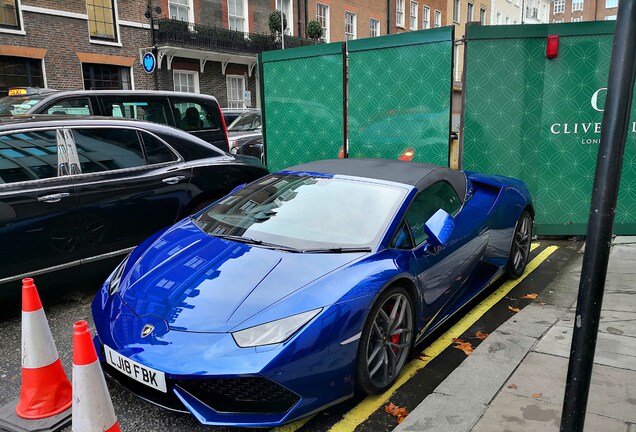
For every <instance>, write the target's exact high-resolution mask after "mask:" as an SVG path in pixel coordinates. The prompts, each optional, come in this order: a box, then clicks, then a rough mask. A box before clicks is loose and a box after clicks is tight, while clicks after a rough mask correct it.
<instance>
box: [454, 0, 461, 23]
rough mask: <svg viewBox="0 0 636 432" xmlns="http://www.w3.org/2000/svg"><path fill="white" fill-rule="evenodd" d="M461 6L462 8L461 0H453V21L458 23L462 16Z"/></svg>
mask: <svg viewBox="0 0 636 432" xmlns="http://www.w3.org/2000/svg"><path fill="white" fill-rule="evenodd" d="M459 8H460V1H459V0H453V22H456V23H458V22H459V18H460V16H459V15H460V14H459Z"/></svg>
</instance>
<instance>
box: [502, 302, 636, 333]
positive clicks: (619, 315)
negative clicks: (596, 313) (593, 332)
mask: <svg viewBox="0 0 636 432" xmlns="http://www.w3.org/2000/svg"><path fill="white" fill-rule="evenodd" d="M635 300H636V299H635ZM603 306H605V305H603ZM631 309H636V303H634V306H633V307H632V308H631ZM524 310H525V309H524ZM575 314H576V311H575V310H573V309H571V310H569V311H568V312H567V314H566V315H565V316H564V317H563V319H562V320H561V321H560V323H559V324H561V325H572V323H573V322H574V315H575ZM568 323H569V324H568ZM500 328H501V327H500ZM598 331H599V332H602V333H610V334H614V335H619V336H620V335H623V336H630V337H636V312H635V311H615V310H606V309H605V308H604V309H603V311H602V312H601V321H600V323H599V327H598Z"/></svg>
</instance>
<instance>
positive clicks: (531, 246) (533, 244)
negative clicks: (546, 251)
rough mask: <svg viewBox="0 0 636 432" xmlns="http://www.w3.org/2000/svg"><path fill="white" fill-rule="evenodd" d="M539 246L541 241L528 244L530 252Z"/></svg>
mask: <svg viewBox="0 0 636 432" xmlns="http://www.w3.org/2000/svg"><path fill="white" fill-rule="evenodd" d="M539 246H541V243H532V244H531V245H530V252H532V251H533V250H535V249H536V248H538V247H539Z"/></svg>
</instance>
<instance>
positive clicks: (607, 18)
mask: <svg viewBox="0 0 636 432" xmlns="http://www.w3.org/2000/svg"><path fill="white" fill-rule="evenodd" d="M605 21H616V15H608V16H606V17H605Z"/></svg>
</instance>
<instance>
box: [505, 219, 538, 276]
mask: <svg viewBox="0 0 636 432" xmlns="http://www.w3.org/2000/svg"><path fill="white" fill-rule="evenodd" d="M532 223H533V221H532V216H530V213H529V212H528V210H524V211H523V212H522V213H521V216H519V220H518V221H517V225H516V227H515V233H514V236H513V237H512V246H511V247H510V257H509V258H508V265H507V266H506V273H508V276H510V277H512V278H515V279H516V278H519V277H521V275H522V274H523V272H524V271H525V270H526V266H527V265H528V258H529V257H530V242H531V241H532Z"/></svg>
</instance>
